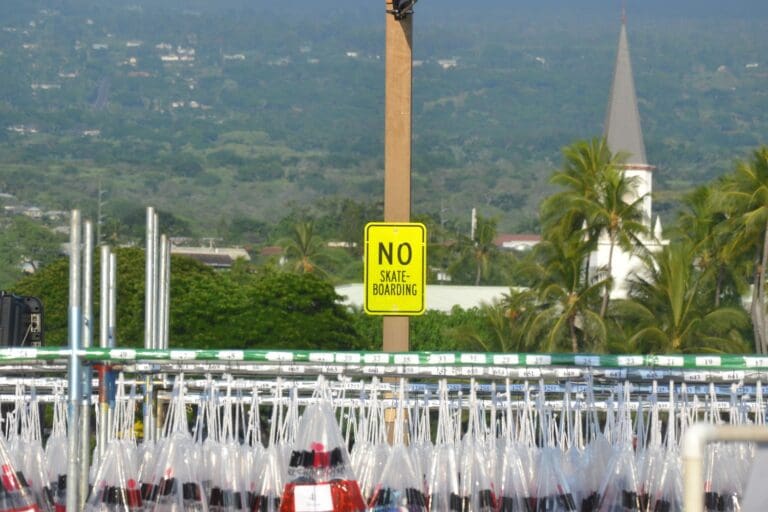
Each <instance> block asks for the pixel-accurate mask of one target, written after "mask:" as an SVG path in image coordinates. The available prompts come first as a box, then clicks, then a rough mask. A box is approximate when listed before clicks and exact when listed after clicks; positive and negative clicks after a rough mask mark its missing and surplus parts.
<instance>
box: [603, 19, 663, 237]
mask: <svg viewBox="0 0 768 512" xmlns="http://www.w3.org/2000/svg"><path fill="white" fill-rule="evenodd" d="M605 138H606V140H607V142H608V147H609V148H610V149H611V152H613V153H619V152H621V153H624V154H625V155H626V156H627V160H626V166H625V168H624V171H625V173H626V174H627V175H628V176H634V177H636V181H637V196H635V197H641V196H644V199H643V222H644V224H645V226H646V228H648V229H649V230H650V229H651V219H652V217H651V215H652V212H651V192H652V183H653V176H652V171H653V167H652V166H650V165H648V160H647V158H646V155H645V144H644V142H643V130H642V128H641V126H640V111H639V110H638V108H637V95H636V94H635V80H634V76H633V74H632V62H631V60H630V57H629V43H628V42H627V18H626V14H625V13H624V12H622V17H621V30H620V32H619V47H618V50H617V52H616V64H615V67H614V71H613V84H612V85H611V93H610V96H609V99H608V109H607V111H606V115H605Z"/></svg>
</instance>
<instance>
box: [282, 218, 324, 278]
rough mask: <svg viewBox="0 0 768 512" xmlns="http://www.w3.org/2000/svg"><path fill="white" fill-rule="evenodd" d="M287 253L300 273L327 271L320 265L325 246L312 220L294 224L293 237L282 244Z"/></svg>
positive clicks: (295, 269)
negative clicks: (316, 233) (316, 232)
mask: <svg viewBox="0 0 768 512" xmlns="http://www.w3.org/2000/svg"><path fill="white" fill-rule="evenodd" d="M281 245H283V247H284V248H285V255H286V257H287V258H288V260H289V261H292V262H293V269H294V271H296V272H299V273H306V274H309V273H313V272H317V273H321V274H323V273H325V271H324V270H323V269H322V268H321V267H320V266H319V265H318V262H319V261H320V260H322V258H323V252H324V250H325V246H324V245H323V242H322V241H321V240H320V239H319V238H318V237H317V236H316V235H315V225H314V222H313V221H311V220H308V221H300V222H298V223H297V224H295V225H294V226H293V231H292V233H291V237H290V238H289V239H287V240H284V241H283V243H282V244H281Z"/></svg>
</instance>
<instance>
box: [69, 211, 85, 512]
mask: <svg viewBox="0 0 768 512" xmlns="http://www.w3.org/2000/svg"><path fill="white" fill-rule="evenodd" d="M80 239H81V225H80V210H72V217H71V222H70V232H69V325H68V341H69V370H68V375H67V376H68V386H69V387H68V393H69V404H68V409H67V413H68V414H67V418H68V421H67V428H68V432H67V456H68V459H69V460H68V461H67V510H79V507H80V500H79V498H78V494H79V492H78V491H79V489H78V485H77V482H78V480H79V478H80V471H79V463H80V456H79V455H80V452H79V450H78V441H79V440H80V433H79V432H78V425H79V423H80V421H79V416H80V415H79V412H80V411H79V409H78V407H79V405H80V379H81V377H82V375H81V368H80V363H81V361H80V354H79V353H78V352H79V350H80V335H81V333H80V328H81V326H82V317H81V309H80V271H81V269H80Z"/></svg>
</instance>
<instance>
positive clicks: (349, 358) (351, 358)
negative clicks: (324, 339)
mask: <svg viewBox="0 0 768 512" xmlns="http://www.w3.org/2000/svg"><path fill="white" fill-rule="evenodd" d="M336 362H337V363H343V364H357V363H359V362H360V354H351V353H350V354H336Z"/></svg>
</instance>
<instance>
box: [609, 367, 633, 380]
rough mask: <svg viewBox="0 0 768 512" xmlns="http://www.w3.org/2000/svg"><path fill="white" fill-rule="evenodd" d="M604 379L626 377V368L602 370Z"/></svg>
mask: <svg viewBox="0 0 768 512" xmlns="http://www.w3.org/2000/svg"><path fill="white" fill-rule="evenodd" d="M604 374H605V378H606V379H626V378H627V370H625V369H618V368H617V369H609V370H605V371H604Z"/></svg>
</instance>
